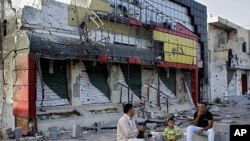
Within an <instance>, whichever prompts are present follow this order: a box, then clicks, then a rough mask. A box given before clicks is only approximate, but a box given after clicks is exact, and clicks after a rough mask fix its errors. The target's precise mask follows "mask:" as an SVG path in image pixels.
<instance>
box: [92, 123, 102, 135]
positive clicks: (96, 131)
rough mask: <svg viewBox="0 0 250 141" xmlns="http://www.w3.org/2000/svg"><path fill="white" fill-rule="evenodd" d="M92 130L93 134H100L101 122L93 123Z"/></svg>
mask: <svg viewBox="0 0 250 141" xmlns="http://www.w3.org/2000/svg"><path fill="white" fill-rule="evenodd" d="M94 128H95V133H100V132H101V122H95V124H94Z"/></svg>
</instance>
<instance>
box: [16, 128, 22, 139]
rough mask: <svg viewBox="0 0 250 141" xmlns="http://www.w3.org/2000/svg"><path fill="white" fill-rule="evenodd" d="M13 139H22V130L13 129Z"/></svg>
mask: <svg viewBox="0 0 250 141" xmlns="http://www.w3.org/2000/svg"><path fill="white" fill-rule="evenodd" d="M15 138H16V141H20V139H21V138H22V128H21V127H16V128H15Z"/></svg>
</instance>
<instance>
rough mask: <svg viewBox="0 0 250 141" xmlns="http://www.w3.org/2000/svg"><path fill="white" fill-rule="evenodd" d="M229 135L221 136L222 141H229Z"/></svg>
mask: <svg viewBox="0 0 250 141" xmlns="http://www.w3.org/2000/svg"><path fill="white" fill-rule="evenodd" d="M229 138H230V137H229V134H223V133H222V134H221V141H229Z"/></svg>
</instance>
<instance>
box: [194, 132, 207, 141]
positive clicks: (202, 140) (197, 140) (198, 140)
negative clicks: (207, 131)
mask: <svg viewBox="0 0 250 141" xmlns="http://www.w3.org/2000/svg"><path fill="white" fill-rule="evenodd" d="M193 141H208V138H207V136H203V135H198V134H194V135H193Z"/></svg>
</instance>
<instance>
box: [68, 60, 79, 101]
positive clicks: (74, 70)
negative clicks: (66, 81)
mask: <svg viewBox="0 0 250 141" xmlns="http://www.w3.org/2000/svg"><path fill="white" fill-rule="evenodd" d="M69 72H70V76H69V77H70V90H71V104H72V106H79V105H81V100H80V78H81V63H80V61H73V60H71V62H70V70H69Z"/></svg>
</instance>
